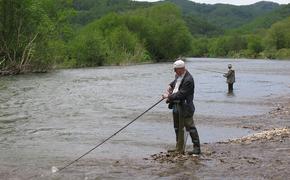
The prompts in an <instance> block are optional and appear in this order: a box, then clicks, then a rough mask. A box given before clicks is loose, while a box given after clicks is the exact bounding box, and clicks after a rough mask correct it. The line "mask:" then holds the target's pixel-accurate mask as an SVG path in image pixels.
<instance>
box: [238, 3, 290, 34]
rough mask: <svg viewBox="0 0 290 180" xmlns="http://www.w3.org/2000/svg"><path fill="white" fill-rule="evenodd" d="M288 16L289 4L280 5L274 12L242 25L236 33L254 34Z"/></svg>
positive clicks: (289, 14) (289, 13)
mask: <svg viewBox="0 0 290 180" xmlns="http://www.w3.org/2000/svg"><path fill="white" fill-rule="evenodd" d="M289 16H290V4H288V5H282V6H280V7H279V8H277V9H275V10H274V11H272V12H270V13H267V14H265V15H263V16H260V17H258V18H256V19H254V20H253V21H251V22H250V23H248V24H245V25H243V26H242V27H240V28H238V29H237V30H236V31H239V32H244V33H250V32H255V31H257V30H259V29H268V28H270V27H271V26H272V25H273V24H274V23H276V22H278V21H281V20H283V19H286V18H287V17H289Z"/></svg>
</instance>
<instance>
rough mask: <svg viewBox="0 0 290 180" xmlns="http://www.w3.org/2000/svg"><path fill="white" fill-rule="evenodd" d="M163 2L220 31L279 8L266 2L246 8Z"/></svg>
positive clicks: (226, 5)
mask: <svg viewBox="0 0 290 180" xmlns="http://www.w3.org/2000/svg"><path fill="white" fill-rule="evenodd" d="M164 2H172V3H174V4H176V5H177V6H179V7H180V8H181V9H182V11H183V14H185V15H191V16H196V17H199V18H200V19H203V20H204V21H206V22H208V23H210V24H212V25H214V26H216V27H218V28H222V29H231V28H237V27H240V26H242V25H244V24H247V23H249V22H251V21H252V20H254V19H255V18H257V17H259V16H262V15H265V14H267V13H269V12H272V11H274V10H276V9H278V8H279V7H280V5H279V4H277V3H273V2H266V1H261V2H258V3H255V4H251V5H246V6H235V5H229V4H215V5H210V4H200V3H195V2H192V1H189V0H165V1H164ZM161 3H163V2H161Z"/></svg>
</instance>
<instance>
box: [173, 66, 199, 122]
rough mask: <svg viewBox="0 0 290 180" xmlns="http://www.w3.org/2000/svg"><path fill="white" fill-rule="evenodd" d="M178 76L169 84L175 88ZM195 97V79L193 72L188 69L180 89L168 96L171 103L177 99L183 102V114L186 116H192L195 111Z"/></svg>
mask: <svg viewBox="0 0 290 180" xmlns="http://www.w3.org/2000/svg"><path fill="white" fill-rule="evenodd" d="M176 80H177V76H176V77H175V80H174V81H172V82H171V83H170V84H169V85H170V86H171V87H172V89H174V87H175V84H176ZM193 97H194V80H193V77H192V76H191V74H190V73H189V72H188V71H186V73H185V75H184V77H183V79H182V81H181V83H180V86H179V88H178V91H177V92H176V93H173V94H170V95H169V96H168V100H169V103H171V104H172V103H173V102H174V101H176V100H179V101H180V102H181V107H182V115H183V116H184V117H192V116H193V114H194V111H195V107H194V104H193Z"/></svg>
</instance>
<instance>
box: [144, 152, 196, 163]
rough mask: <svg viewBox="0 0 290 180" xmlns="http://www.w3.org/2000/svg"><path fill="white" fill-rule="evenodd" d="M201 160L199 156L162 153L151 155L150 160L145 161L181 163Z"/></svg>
mask: <svg viewBox="0 0 290 180" xmlns="http://www.w3.org/2000/svg"><path fill="white" fill-rule="evenodd" d="M144 159H145V158H144ZM199 159H200V156H198V155H189V154H180V153H178V152H160V153H158V154H153V155H151V156H150V158H146V159H145V160H151V161H157V162H159V163H179V162H185V161H188V160H190V161H196V160H199Z"/></svg>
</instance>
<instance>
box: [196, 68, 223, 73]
mask: <svg viewBox="0 0 290 180" xmlns="http://www.w3.org/2000/svg"><path fill="white" fill-rule="evenodd" d="M195 69H197V70H201V71H208V72H215V73H219V74H225V73H224V72H220V71H215V70H208V69H201V68H195Z"/></svg>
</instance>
